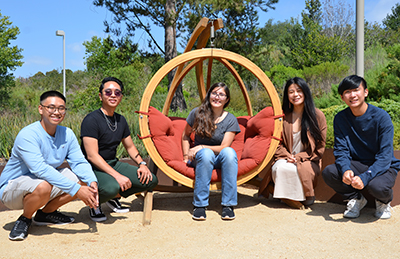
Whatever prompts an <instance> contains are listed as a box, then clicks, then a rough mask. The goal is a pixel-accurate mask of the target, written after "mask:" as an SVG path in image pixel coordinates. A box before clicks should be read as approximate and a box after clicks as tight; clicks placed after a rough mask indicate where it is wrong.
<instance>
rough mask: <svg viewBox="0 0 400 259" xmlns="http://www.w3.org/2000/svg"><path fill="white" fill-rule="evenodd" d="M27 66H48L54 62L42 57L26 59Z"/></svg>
mask: <svg viewBox="0 0 400 259" xmlns="http://www.w3.org/2000/svg"><path fill="white" fill-rule="evenodd" d="M23 61H24V64H25V65H40V66H48V65H51V64H53V60H51V59H49V58H45V57H40V56H31V57H28V58H25V59H24V60H23Z"/></svg>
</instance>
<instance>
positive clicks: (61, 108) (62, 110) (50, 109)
mask: <svg viewBox="0 0 400 259" xmlns="http://www.w3.org/2000/svg"><path fill="white" fill-rule="evenodd" d="M41 105H42V106H43V107H44V108H46V110H47V111H48V112H50V113H55V112H56V111H58V112H59V113H60V114H65V113H66V112H67V108H65V107H64V106H59V107H55V106H54V105H49V106H45V105H43V104H41Z"/></svg>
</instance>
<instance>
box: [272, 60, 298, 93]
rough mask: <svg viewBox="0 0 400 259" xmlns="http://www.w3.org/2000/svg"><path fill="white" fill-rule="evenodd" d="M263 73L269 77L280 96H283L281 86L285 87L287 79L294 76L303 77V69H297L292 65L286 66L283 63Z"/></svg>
mask: <svg viewBox="0 0 400 259" xmlns="http://www.w3.org/2000/svg"><path fill="white" fill-rule="evenodd" d="M265 74H266V75H267V76H268V77H269V79H270V80H271V82H272V83H273V84H274V86H275V88H276V90H277V91H278V93H279V94H280V95H281V96H283V95H282V93H283V88H284V87H285V83H286V81H287V80H289V79H290V78H293V77H295V76H297V77H302V78H303V77H304V76H303V71H301V70H297V69H295V68H292V67H286V66H284V65H277V66H274V67H272V68H271V70H270V71H266V72H265Z"/></svg>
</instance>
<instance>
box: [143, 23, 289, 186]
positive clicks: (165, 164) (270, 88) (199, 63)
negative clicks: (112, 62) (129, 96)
mask: <svg viewBox="0 0 400 259" xmlns="http://www.w3.org/2000/svg"><path fill="white" fill-rule="evenodd" d="M222 27H223V24H222V19H217V20H209V19H208V18H203V19H202V20H201V21H200V22H199V24H198V25H197V27H196V29H195V30H194V32H193V35H192V37H191V38H190V40H189V42H188V45H187V47H186V49H185V52H184V53H183V54H181V55H179V56H177V57H175V58H174V59H172V60H170V61H169V62H167V63H166V64H165V65H164V66H163V67H161V68H160V69H159V70H158V71H157V73H156V74H155V75H154V76H153V78H152V79H151V80H150V82H149V83H148V85H147V87H146V89H145V91H144V93H143V96H142V101H141V104H140V111H139V112H138V113H139V127H140V134H141V139H142V140H143V143H144V146H145V148H146V150H147V152H148V154H149V156H150V158H151V160H152V161H153V162H154V163H155V165H156V166H157V167H158V169H160V170H161V171H162V172H163V173H165V174H166V175H167V176H168V177H170V178H171V179H172V180H174V181H176V182H178V183H180V184H182V185H184V186H187V187H190V188H193V187H194V179H193V178H194V177H189V176H188V175H185V174H184V173H182V172H180V170H179V168H182V166H184V165H183V164H184V163H183V156H182V154H181V153H180V154H175V153H174V154H171V153H173V151H172V146H171V150H170V152H169V153H168V154H167V156H170V155H177V156H178V157H179V156H182V157H181V158H180V161H179V159H177V160H178V161H172V162H173V163H172V162H171V161H169V159H167V158H165V156H163V155H162V154H160V152H159V151H160V150H158V149H157V147H156V144H155V141H156V137H155V131H156V130H152V129H151V128H150V127H149V121H151V114H156V113H157V111H155V109H154V108H153V107H150V101H151V98H152V96H153V94H154V93H155V90H156V88H157V86H158V85H159V84H160V82H161V80H162V79H163V78H164V77H166V76H167V75H168V73H169V72H171V71H173V70H174V69H176V73H175V77H174V79H173V81H172V83H171V85H170V89H169V92H168V96H167V99H166V101H165V104H164V107H163V110H162V114H163V115H165V118H167V116H168V111H169V107H170V104H171V102H172V98H173V96H174V94H175V91H176V89H177V87H178V86H179V84H180V83H181V82H182V80H183V78H184V77H185V76H186V75H187V73H188V72H189V71H191V70H192V69H193V68H194V69H195V71H196V79H197V87H198V92H199V97H200V99H201V100H202V99H203V98H204V97H205V96H206V92H207V89H209V87H210V84H211V74H212V64H213V61H214V60H215V61H218V62H220V63H221V64H223V65H224V66H225V67H226V68H227V69H228V70H229V71H230V73H231V74H232V75H233V76H234V78H235V79H236V81H237V83H238V85H239V87H240V89H241V92H242V94H243V96H244V99H245V103H246V107H247V113H248V116H247V117H243V120H242V123H240V124H241V128H242V130H244V131H246V126H247V125H248V124H250V122H254V123H252V125H253V124H254V125H255V126H254V125H253V126H252V127H253V128H254V127H259V126H261V127H263V125H262V124H263V122H264V121H260V119H263V120H264V117H265V123H267V119H268V118H269V120H271V121H272V124H271V125H272V126H271V127H272V129H269V130H270V131H271V133H270V135H271V136H269V142H268V145H269V147H268V146H265V147H264V149H268V150H265V153H266V155H265V156H264V157H263V159H261V160H260V161H256V162H255V166H253V167H252V169H251V170H249V171H246V172H244V173H243V174H242V175H239V176H238V180H237V184H238V185H240V184H243V183H245V182H247V181H249V180H251V179H252V178H254V177H255V176H256V175H257V174H259V173H260V172H261V171H262V170H263V169H264V168H265V167H266V166H267V164H268V163H269V162H270V160H271V159H272V157H273V155H274V153H275V151H276V148H277V147H278V145H279V140H280V137H281V132H282V116H283V115H282V108H281V103H280V100H279V96H278V94H277V92H276V90H275V87H274V85H273V84H272V83H271V81H270V80H269V78H268V77H267V76H266V74H265V73H264V72H263V71H262V70H261V69H260V68H259V67H258V66H256V65H255V64H254V63H253V62H251V61H250V60H248V59H247V58H245V57H243V56H241V55H239V54H237V53H233V52H230V51H227V50H222V49H216V48H204V47H205V46H206V44H207V42H208V40H209V38H210V35H211V37H213V33H214V30H217V29H220V28H222ZM196 42H197V44H196ZM195 44H196V50H192V49H193V48H194V45H195ZM206 61H208V66H207V74H206V75H207V77H206V79H204V72H203V65H204V62H206ZM231 62H234V63H236V64H238V65H240V66H242V67H243V68H245V69H247V70H248V71H250V72H251V73H252V74H253V75H254V76H255V77H256V78H257V79H258V80H259V81H260V82H261V84H262V86H263V87H264V88H265V90H266V91H267V93H268V95H269V97H270V100H271V103H272V107H268V109H267V108H266V111H265V112H260V113H259V114H260V115H256V116H253V110H252V106H251V101H250V98H249V95H248V93H247V90H246V87H245V85H244V82H243V80H242V79H241V77H240V75H239V73H238V72H237V71H236V69H235V68H234V66H233V65H232V64H231ZM261 113H262V114H263V115H261ZM157 116H158V117H157V122H156V123H157V127H159V126H160V124H163V123H164V122H165V124H169V123H170V122H169V121H167V120H165V121H164V119H165V118H161V117H160V116H159V115H157ZM257 116H258V120H257V123H255V121H256V119H253V118H254V117H257ZM262 116H264V117H262ZM267 117H268V118H267ZM154 120H156V119H154ZM182 120H183V122H182ZM182 120H181V121H179V120H178V123H180V124H181V125H183V124H184V123H185V121H184V119H182ZM172 121H173V122H177V120H176V118H175V119H173V120H172ZM238 121H239V119H238ZM239 122H240V121H239ZM153 125H154V123H153ZM171 125H172V124H171ZM180 127H181V126H180ZM181 128H182V127H181ZM166 130H167V131H168V133H167V132H165V133H164V134H161V135H168V134H172V135H173V136H174V141H175V142H179V139H180V136H181V134H182V131H183V129H182V131H179V130H177V126H176V125H173V126H169V128H168V129H166ZM174 130H175V131H176V132H174V133H171V132H170V131H174ZM254 130H255V131H256V132H257V131H259V130H258V129H257V128H256V129H253V131H254ZM152 131H153V132H152ZM161 133H162V132H161ZM258 133H259V132H258ZM179 134H180V135H179ZM246 134H247V133H246V132H243V136H242V139H241V140H240V141H242V142H243V141H247V139H249V138H248V137H249V136H247V135H246ZM162 137H164V136H162ZM250 137H251V138H253V137H254V136H250ZM249 141H250V140H249ZM252 141H253V142H252V143H256V141H257V139H252ZM175 142H169V143H172V144H174V143H175ZM175 144H177V145H178V146H179V143H175ZM164 145H165V143H164ZM249 145H250V144H249ZM251 145H253V144H251ZM159 149H160V148H159ZM180 152H181V151H180ZM237 152H238V151H237ZM247 152H248V151H247ZM250 152H251V150H250ZM178 153H179V152H178ZM240 153H241V150H240ZM238 159H239V160H240V158H239V154H238ZM179 163H182V165H181V164H179ZM171 164H175V165H176V164H178V165H177V166H175V168H173V167H171ZM239 165H240V161H239ZM239 167H240V166H239ZM177 168H178V169H177ZM243 170H246V169H243ZM217 188H220V182H219V181H215V179H214V181H213V180H212V183H211V186H210V189H217Z"/></svg>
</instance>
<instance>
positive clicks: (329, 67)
mask: <svg viewBox="0 0 400 259" xmlns="http://www.w3.org/2000/svg"><path fill="white" fill-rule="evenodd" d="M348 71H349V67H348V66H346V65H343V64H341V63H340V62H325V63H322V64H320V65H316V66H313V67H305V68H304V69H303V75H304V80H306V82H307V83H308V85H309V86H310V89H311V91H312V92H313V94H314V96H322V95H323V94H327V93H329V92H330V91H331V87H332V84H339V83H340V81H341V80H342V78H343V77H344V76H345V75H346V74H347V73H348Z"/></svg>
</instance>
